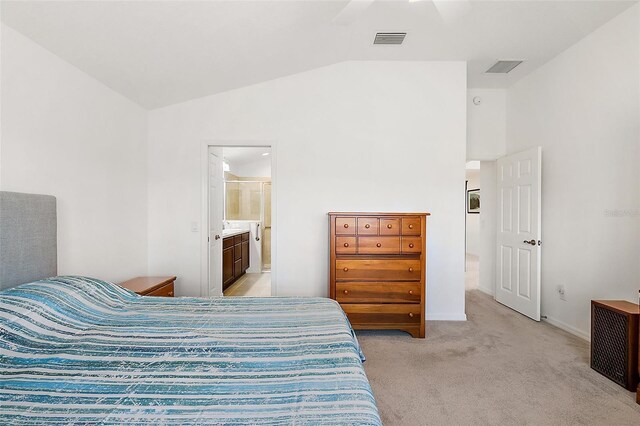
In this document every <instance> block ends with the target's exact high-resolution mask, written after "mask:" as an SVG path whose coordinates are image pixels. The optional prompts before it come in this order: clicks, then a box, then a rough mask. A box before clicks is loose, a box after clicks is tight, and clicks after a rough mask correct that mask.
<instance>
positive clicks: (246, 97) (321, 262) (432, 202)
mask: <svg viewBox="0 0 640 426" xmlns="http://www.w3.org/2000/svg"><path fill="white" fill-rule="evenodd" d="M465 123H466V66H465V64H464V63H462V62H441V63H438V62H373V61H371V62H344V63H340V64H336V65H332V66H328V67H325V68H319V69H316V70H313V71H309V72H305V73H301V74H296V75H293V76H289V77H285V78H282V79H277V80H273V81H269V82H265V83H262V84H258V85H254V86H250V87H246V88H242V89H238V90H233V91H230V92H226V93H222V94H218V95H214V96H209V97H206V98H202V99H199V100H195V101H190V102H186V103H183V104H178V105H174V106H170V107H166V108H162V109H158V110H154V111H152V112H151V113H150V122H149V132H150V137H149V161H150V167H149V265H150V272H152V273H162V274H164V273H174V274H177V275H178V276H179V282H178V284H177V292H178V294H181V295H198V294H200V278H201V277H200V271H201V268H200V266H201V265H200V258H201V256H200V247H201V241H200V236H199V235H200V234H198V233H191V232H189V224H190V222H191V221H198V220H200V218H201V206H202V200H201V192H202V191H201V188H200V186H201V174H200V173H201V170H200V166H201V159H200V155H201V152H202V145H203V143H204V141H205V140H212V141H222V142H224V141H228V140H245V141H246V140H253V141H261V142H266V143H267V144H268V143H269V142H270V141H272V142H274V148H273V153H274V155H276V157H277V170H274V175H273V178H274V179H275V188H274V189H275V190H276V193H275V194H274V196H275V198H276V203H277V213H276V214H277V216H276V217H275V218H274V226H275V228H274V232H275V233H276V236H277V243H276V244H277V246H276V255H277V260H276V273H277V277H276V280H277V282H276V283H275V285H276V291H277V294H278V295H298V296H326V295H327V294H328V264H329V260H328V251H329V248H328V218H327V212H328V211H331V210H335V211H340V210H355V211H359V210H362V211H430V212H431V213H432V216H431V217H430V219H429V222H428V248H429V255H428V265H429V266H428V273H427V279H428V283H427V287H428V289H427V312H428V315H429V317H431V318H435V319H464V318H465V316H464V277H463V271H464V250H463V244H464V222H463V221H464V213H463V212H464V199H463V197H461V196H460V188H461V187H463V186H464V170H465V127H466V126H465ZM163 164H169V165H171V168H172V172H171V173H165V172H162V168H161V167H157V166H158V165H163Z"/></svg>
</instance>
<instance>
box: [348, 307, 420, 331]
mask: <svg viewBox="0 0 640 426" xmlns="http://www.w3.org/2000/svg"><path fill="white" fill-rule="evenodd" d="M340 306H341V307H342V309H343V310H344V312H345V313H346V314H347V317H348V318H349V322H351V324H352V325H353V326H354V327H357V326H359V325H361V324H362V325H366V326H368V327H371V326H374V325H395V324H416V325H419V324H420V322H421V317H422V309H421V306H422V305H420V304H419V303H418V304H406V303H405V304H374V303H371V304H364V303H362V304H351V303H344V304H341V305H340Z"/></svg>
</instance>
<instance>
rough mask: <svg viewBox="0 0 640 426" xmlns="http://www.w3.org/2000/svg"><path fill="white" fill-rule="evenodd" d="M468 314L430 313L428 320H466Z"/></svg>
mask: <svg viewBox="0 0 640 426" xmlns="http://www.w3.org/2000/svg"><path fill="white" fill-rule="evenodd" d="M466 320H467V315H466V314H429V313H427V321H466Z"/></svg>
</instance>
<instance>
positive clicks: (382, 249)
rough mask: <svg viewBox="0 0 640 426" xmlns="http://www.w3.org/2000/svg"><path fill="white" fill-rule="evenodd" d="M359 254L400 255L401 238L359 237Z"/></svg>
mask: <svg viewBox="0 0 640 426" xmlns="http://www.w3.org/2000/svg"><path fill="white" fill-rule="evenodd" d="M358 254H400V237H377V236H376V237H358Z"/></svg>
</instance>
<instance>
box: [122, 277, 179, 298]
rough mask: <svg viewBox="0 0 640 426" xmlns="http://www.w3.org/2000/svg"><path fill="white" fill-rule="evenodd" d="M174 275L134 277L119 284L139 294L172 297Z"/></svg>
mask: <svg viewBox="0 0 640 426" xmlns="http://www.w3.org/2000/svg"><path fill="white" fill-rule="evenodd" d="M175 280H176V277H136V278H132V279H130V280H128V281H125V282H123V283H121V284H120V286H121V287H124V288H126V289H127V290H131V291H133V292H135V293H138V294H139V295H141V296H159V297H173V294H174V293H173V282H174V281H175Z"/></svg>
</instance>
